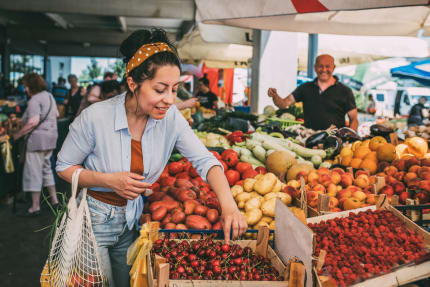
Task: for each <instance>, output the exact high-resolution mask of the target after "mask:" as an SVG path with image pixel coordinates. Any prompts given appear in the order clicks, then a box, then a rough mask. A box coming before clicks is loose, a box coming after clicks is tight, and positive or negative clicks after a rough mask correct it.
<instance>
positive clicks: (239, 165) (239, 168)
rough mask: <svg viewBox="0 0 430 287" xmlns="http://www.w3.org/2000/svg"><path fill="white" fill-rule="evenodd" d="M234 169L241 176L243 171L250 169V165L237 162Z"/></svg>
mask: <svg viewBox="0 0 430 287" xmlns="http://www.w3.org/2000/svg"><path fill="white" fill-rule="evenodd" d="M235 169H236V170H237V171H238V172H239V173H240V174H243V173H244V172H245V171H247V170H248V169H252V165H251V164H250V163H249V162H241V161H239V162H238V163H237V164H236V166H235Z"/></svg>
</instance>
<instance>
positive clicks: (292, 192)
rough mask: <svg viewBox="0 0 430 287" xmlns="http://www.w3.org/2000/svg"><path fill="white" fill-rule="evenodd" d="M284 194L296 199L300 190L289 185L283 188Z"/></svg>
mask: <svg viewBox="0 0 430 287" xmlns="http://www.w3.org/2000/svg"><path fill="white" fill-rule="evenodd" d="M284 192H285V193H288V194H289V195H290V196H291V197H292V198H298V197H299V196H300V194H301V192H300V189H298V188H295V187H293V186H290V185H287V186H285V187H284Z"/></svg>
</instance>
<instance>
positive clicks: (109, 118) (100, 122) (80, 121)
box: [56, 93, 222, 229]
mask: <svg viewBox="0 0 430 287" xmlns="http://www.w3.org/2000/svg"><path fill="white" fill-rule="evenodd" d="M125 97H126V95H125V93H124V94H121V95H118V96H116V97H114V98H111V99H109V100H106V101H103V102H100V103H96V104H93V105H91V106H89V107H88V108H86V109H85V110H83V111H82V113H81V114H80V115H79V116H78V117H77V118H76V119H75V120H74V121H73V123H72V124H71V125H70V131H69V134H68V135H67V137H66V140H65V141H64V143H63V146H62V148H61V151H60V152H59V154H58V159H57V168H56V170H57V172H60V171H64V170H66V169H67V168H69V167H71V166H73V165H81V164H83V166H84V167H85V168H86V169H88V170H94V171H99V172H104V173H112V172H120V171H130V162H131V139H132V137H131V135H130V132H129V130H128V122H127V116H126V111H125ZM141 142H142V155H143V163H144V165H143V166H144V172H143V176H144V177H145V179H144V180H143V181H144V182H149V183H151V184H152V183H154V182H155V181H157V179H158V178H159V176H160V175H161V173H162V171H163V169H164V167H165V166H166V164H167V162H168V160H169V157H170V155H171V153H172V150H173V148H174V147H176V149H177V150H178V151H179V152H180V153H181V154H182V155H183V156H185V157H186V158H188V160H189V161H190V162H191V163H192V164H193V166H194V167H195V168H196V169H197V172H198V173H199V174H200V175H201V176H202V178H203V179H204V180H206V175H207V173H208V171H209V169H210V168H211V167H213V166H214V165H219V166H221V164H220V162H219V161H218V160H217V159H216V158H215V157H214V156H213V155H212V153H210V152H209V151H208V150H207V149H206V147H205V146H204V145H203V144H202V143H201V142H200V140H199V139H198V138H197V136H196V135H195V134H194V132H193V130H192V129H191V128H190V126H189V124H188V123H187V121H186V120H185V118H184V117H183V116H182V114H181V113H180V112H179V111H178V109H177V108H176V106H175V105H172V106H171V107H170V108H169V110H168V111H167V113H166V116H165V117H164V118H163V119H162V120H154V119H153V118H151V117H149V119H148V122H147V124H146V128H145V132H144V133H143V136H142V139H141ZM221 167H222V166H221ZM90 188H91V189H92V190H97V191H106V192H112V190H110V189H106V188H102V187H97V186H94V187H90ZM142 211H143V198H142V197H141V196H139V197H137V198H136V199H134V200H128V202H127V209H126V219H127V225H128V227H129V228H130V229H131V228H132V227H133V225H134V224H135V223H136V222H137V221H138V220H139V218H140V215H141V214H142Z"/></svg>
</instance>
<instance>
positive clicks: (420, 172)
mask: <svg viewBox="0 0 430 287" xmlns="http://www.w3.org/2000/svg"><path fill="white" fill-rule="evenodd" d="M428 172H430V167H428V166H423V167H420V169H418V171H417V175H418V177H419V178H423V177H422V175H423V174H424V173H428Z"/></svg>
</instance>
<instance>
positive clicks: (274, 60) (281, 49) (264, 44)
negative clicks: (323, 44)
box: [251, 30, 297, 113]
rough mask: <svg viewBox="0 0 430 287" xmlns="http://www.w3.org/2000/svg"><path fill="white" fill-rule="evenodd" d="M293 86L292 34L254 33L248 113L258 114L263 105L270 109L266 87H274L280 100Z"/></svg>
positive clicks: (294, 41)
mask: <svg viewBox="0 0 430 287" xmlns="http://www.w3.org/2000/svg"><path fill="white" fill-rule="evenodd" d="M296 86H297V35H296V33H291V32H279V31H264V30H254V33H253V54H252V83H251V112H253V113H262V112H263V110H264V107H265V106H267V105H273V106H274V104H273V100H272V98H270V97H269V96H268V95H267V90H268V89H269V88H276V89H277V91H278V94H279V95H280V96H281V97H283V98H284V97H287V96H288V95H289V94H290V93H291V92H292V91H293V90H294V89H295V88H296Z"/></svg>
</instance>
